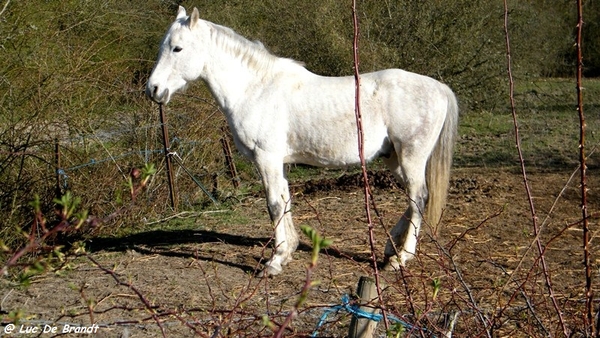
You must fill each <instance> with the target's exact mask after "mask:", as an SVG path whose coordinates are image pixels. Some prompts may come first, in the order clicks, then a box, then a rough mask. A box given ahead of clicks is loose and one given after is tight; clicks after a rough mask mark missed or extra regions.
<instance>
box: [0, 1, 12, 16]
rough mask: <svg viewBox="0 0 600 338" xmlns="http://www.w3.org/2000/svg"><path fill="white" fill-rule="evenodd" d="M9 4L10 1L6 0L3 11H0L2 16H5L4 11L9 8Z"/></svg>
mask: <svg viewBox="0 0 600 338" xmlns="http://www.w3.org/2000/svg"><path fill="white" fill-rule="evenodd" d="M9 3H10V0H6V3H5V4H4V7H2V10H1V11H0V15H2V14H4V11H6V8H7V7H8V4H9Z"/></svg>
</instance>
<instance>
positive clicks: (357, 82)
mask: <svg viewBox="0 0 600 338" xmlns="http://www.w3.org/2000/svg"><path fill="white" fill-rule="evenodd" d="M356 8H357V7H356V0H352V22H353V27H354V39H353V41H352V52H353V59H354V86H355V87H354V88H355V102H354V104H355V105H354V114H355V116H356V129H357V133H358V154H359V157H360V167H361V170H362V177H363V185H364V195H365V213H366V216H367V223H368V227H369V245H370V247H371V259H372V260H373V274H374V277H375V286H376V287H377V297H378V298H379V299H378V300H379V304H380V306H381V307H382V308H381V314H382V315H383V323H384V325H385V329H386V331H387V330H389V325H388V321H387V315H386V311H385V303H384V302H383V299H382V297H381V285H380V280H379V270H378V268H377V255H376V253H375V252H376V251H375V234H374V231H373V230H374V228H375V227H374V225H373V220H372V218H371V203H370V200H371V198H370V197H371V191H370V190H371V189H370V188H369V177H368V175H367V164H366V160H365V154H364V132H363V126H362V116H361V111H360V71H359V68H360V60H359V55H358V37H359V34H360V30H359V24H358V15H357V12H356Z"/></svg>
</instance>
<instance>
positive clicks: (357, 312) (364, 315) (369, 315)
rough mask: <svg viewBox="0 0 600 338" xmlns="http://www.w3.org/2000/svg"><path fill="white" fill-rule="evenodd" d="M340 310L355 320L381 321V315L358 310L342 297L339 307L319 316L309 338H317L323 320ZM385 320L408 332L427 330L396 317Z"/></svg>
mask: <svg viewBox="0 0 600 338" xmlns="http://www.w3.org/2000/svg"><path fill="white" fill-rule="evenodd" d="M340 310H345V311H346V312H348V313H349V314H351V315H353V316H354V317H356V318H365V319H368V320H372V321H375V322H380V321H381V320H382V319H383V315H381V314H378V313H371V312H367V311H363V310H361V309H360V306H359V305H358V304H350V297H349V296H348V295H343V296H342V304H341V305H334V306H332V307H330V308H328V309H326V310H325V311H324V312H323V315H321V318H320V319H319V323H318V324H317V327H316V328H315V330H314V331H313V333H312V335H311V337H312V338H315V337H317V333H318V332H319V328H320V327H321V326H322V325H323V324H324V323H325V320H327V317H328V316H329V314H330V313H332V312H336V313H337V312H339V311H340ZM387 319H388V320H390V321H393V322H396V323H398V324H400V325H402V326H404V327H405V328H407V329H409V330H415V329H417V330H419V331H427V329H425V328H419V327H416V326H414V325H412V324H409V323H407V322H405V321H402V320H401V319H399V318H398V317H396V316H393V315H387Z"/></svg>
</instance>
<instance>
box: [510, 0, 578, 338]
mask: <svg viewBox="0 0 600 338" xmlns="http://www.w3.org/2000/svg"><path fill="white" fill-rule="evenodd" d="M578 1H580V0H578ZM504 37H505V42H506V71H507V76H508V80H509V98H510V107H511V112H512V117H513V125H514V131H515V143H516V146H517V152H518V154H519V163H520V165H521V173H522V174H523V184H524V186H525V191H526V194H527V201H528V202H529V209H530V211H531V222H532V227H533V232H534V234H535V236H536V241H535V243H536V246H537V249H538V253H539V263H540V265H541V268H542V272H543V274H544V278H545V283H546V289H547V290H548V294H549V296H550V299H551V300H552V305H553V306H554V310H555V312H556V315H557V317H558V321H559V322H560V326H561V327H562V330H563V333H564V335H565V337H568V336H569V332H568V329H567V326H566V324H565V320H564V318H563V315H562V310H561V309H560V306H559V304H558V301H557V300H556V297H555V295H554V288H553V287H552V280H551V278H550V273H549V272H548V266H547V264H546V259H545V256H544V248H543V247H542V242H541V240H540V238H539V236H538V235H539V233H540V228H539V225H538V220H537V215H536V212H535V205H534V203H533V195H532V193H531V188H530V187H529V181H528V179H527V171H526V169H525V160H524V158H523V151H522V148H521V137H520V134H519V123H518V121H517V111H516V105H515V97H514V92H515V83H514V81H513V76H512V66H511V51H510V38H509V34H508V3H507V0H504Z"/></svg>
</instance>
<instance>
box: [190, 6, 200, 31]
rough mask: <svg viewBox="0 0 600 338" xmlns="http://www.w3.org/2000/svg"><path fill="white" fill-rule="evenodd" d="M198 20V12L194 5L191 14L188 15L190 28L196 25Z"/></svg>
mask: <svg viewBox="0 0 600 338" xmlns="http://www.w3.org/2000/svg"><path fill="white" fill-rule="evenodd" d="M198 20H200V13H199V12H198V8H196V7H194V10H193V11H192V15H190V18H189V19H188V23H189V25H190V28H194V26H196V24H197V23H198Z"/></svg>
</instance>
